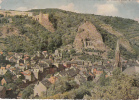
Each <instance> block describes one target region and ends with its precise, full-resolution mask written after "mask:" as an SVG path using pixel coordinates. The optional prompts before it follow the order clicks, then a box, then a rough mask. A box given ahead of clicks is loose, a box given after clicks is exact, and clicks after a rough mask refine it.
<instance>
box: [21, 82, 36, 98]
mask: <svg viewBox="0 0 139 100" xmlns="http://www.w3.org/2000/svg"><path fill="white" fill-rule="evenodd" d="M33 88H34V85H32V84H31V85H29V86H28V87H26V88H25V89H24V90H23V92H22V98H23V99H28V98H29V96H30V95H31V94H33Z"/></svg>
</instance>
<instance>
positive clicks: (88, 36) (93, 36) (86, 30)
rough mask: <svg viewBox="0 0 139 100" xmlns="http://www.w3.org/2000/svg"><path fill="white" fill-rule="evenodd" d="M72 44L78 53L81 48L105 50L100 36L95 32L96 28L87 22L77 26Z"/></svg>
mask: <svg viewBox="0 0 139 100" xmlns="http://www.w3.org/2000/svg"><path fill="white" fill-rule="evenodd" d="M73 44H74V47H75V49H76V50H78V51H80V50H81V49H83V48H92V49H95V50H101V51H104V50H105V49H106V48H105V44H104V43H103V39H102V36H101V34H100V33H99V32H98V31H97V29H96V27H95V26H94V25H93V24H92V23H91V22H88V21H87V22H85V23H83V24H82V25H80V26H79V28H78V32H77V35H76V37H75V40H74V43H73Z"/></svg>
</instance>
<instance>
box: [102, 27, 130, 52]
mask: <svg viewBox="0 0 139 100" xmlns="http://www.w3.org/2000/svg"><path fill="white" fill-rule="evenodd" d="M100 27H101V28H103V29H105V30H106V31H108V32H109V33H111V34H113V35H115V36H116V37H117V38H118V39H119V43H120V44H121V45H122V46H123V47H124V48H126V49H127V50H128V51H129V52H133V48H132V47H131V45H130V43H129V41H128V40H127V39H126V38H125V37H124V36H123V35H122V34H121V33H120V32H118V31H116V30H114V29H113V28H112V27H111V26H110V25H107V24H101V26H100Z"/></svg>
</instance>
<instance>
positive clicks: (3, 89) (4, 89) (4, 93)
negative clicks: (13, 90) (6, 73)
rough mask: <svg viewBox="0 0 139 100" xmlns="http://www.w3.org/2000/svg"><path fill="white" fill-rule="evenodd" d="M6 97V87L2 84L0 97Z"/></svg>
mask: <svg viewBox="0 0 139 100" xmlns="http://www.w3.org/2000/svg"><path fill="white" fill-rule="evenodd" d="M5 97H6V88H5V87H4V86H0V98H5Z"/></svg>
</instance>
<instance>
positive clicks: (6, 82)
mask: <svg viewBox="0 0 139 100" xmlns="http://www.w3.org/2000/svg"><path fill="white" fill-rule="evenodd" d="M10 82H11V80H10V79H8V78H5V77H4V78H3V79H2V80H1V85H4V84H8V83H10Z"/></svg>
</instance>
